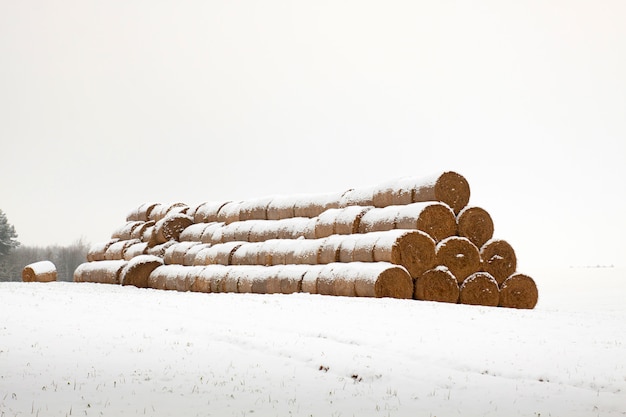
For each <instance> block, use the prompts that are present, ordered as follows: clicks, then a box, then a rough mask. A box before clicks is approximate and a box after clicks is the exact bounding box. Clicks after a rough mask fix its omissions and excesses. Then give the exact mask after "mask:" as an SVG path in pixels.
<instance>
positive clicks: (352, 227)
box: [320, 206, 373, 237]
mask: <svg viewBox="0 0 626 417" xmlns="http://www.w3.org/2000/svg"><path fill="white" fill-rule="evenodd" d="M372 208H373V207H371V206H367V207H361V206H349V207H344V208H343V209H341V211H340V212H339V213H338V214H337V216H335V224H334V229H333V230H334V233H336V234H338V235H351V234H354V233H359V224H360V223H361V218H362V217H363V215H364V214H365V213H367V212H368V211H369V210H370V209H372ZM320 237H325V236H320Z"/></svg>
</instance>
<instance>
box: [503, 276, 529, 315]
mask: <svg viewBox="0 0 626 417" xmlns="http://www.w3.org/2000/svg"><path fill="white" fill-rule="evenodd" d="M538 299H539V292H538V291H537V284H536V283H535V281H534V280H533V279H532V278H531V277H529V276H528V275H524V274H520V273H515V274H513V275H511V276H510V277H508V278H507V279H506V280H505V281H504V282H503V283H502V285H500V306H501V307H510V308H526V309H532V308H535V306H536V305H537V301H538Z"/></svg>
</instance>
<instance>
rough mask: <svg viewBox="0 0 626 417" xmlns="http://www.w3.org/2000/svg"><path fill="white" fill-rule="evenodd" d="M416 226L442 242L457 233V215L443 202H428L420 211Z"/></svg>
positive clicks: (436, 240)
mask: <svg viewBox="0 0 626 417" xmlns="http://www.w3.org/2000/svg"><path fill="white" fill-rule="evenodd" d="M406 207H410V206H406ZM397 223H400V222H399V221H398V222H397ZM415 228H416V229H417V230H421V231H422V232H426V233H428V235H430V237H432V238H433V239H435V242H440V241H441V240H443V239H445V238H447V237H450V236H454V235H455V234H456V216H455V215H454V213H453V212H452V210H451V209H450V207H448V206H447V205H445V204H443V203H431V204H427V205H426V206H425V207H424V208H423V209H422V211H421V212H420V214H419V217H418V218H417V221H416V224H415Z"/></svg>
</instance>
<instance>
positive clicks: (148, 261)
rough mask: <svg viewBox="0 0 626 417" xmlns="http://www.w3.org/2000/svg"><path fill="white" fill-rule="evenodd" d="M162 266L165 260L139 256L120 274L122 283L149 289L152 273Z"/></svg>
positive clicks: (150, 256) (151, 256)
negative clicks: (149, 279) (149, 278)
mask: <svg viewBox="0 0 626 417" xmlns="http://www.w3.org/2000/svg"><path fill="white" fill-rule="evenodd" d="M161 265H163V260H162V259H161V258H159V257H158V256H153V255H138V256H136V257H134V258H133V259H131V260H130V261H129V262H128V264H126V266H124V268H123V269H122V271H121V272H120V283H121V284H122V285H134V286H135V287H138V288H147V287H148V277H149V276H150V273H152V271H154V270H155V269H156V268H158V267H159V266H161Z"/></svg>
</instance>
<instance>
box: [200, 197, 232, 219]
mask: <svg viewBox="0 0 626 417" xmlns="http://www.w3.org/2000/svg"><path fill="white" fill-rule="evenodd" d="M226 203H230V201H212V202H206V203H203V204H201V205H199V206H198V208H197V209H196V211H195V213H194V215H193V222H194V223H215V222H217V221H218V220H217V213H218V212H219V211H220V209H221V208H222V207H223V206H224V205H225V204H226Z"/></svg>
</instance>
